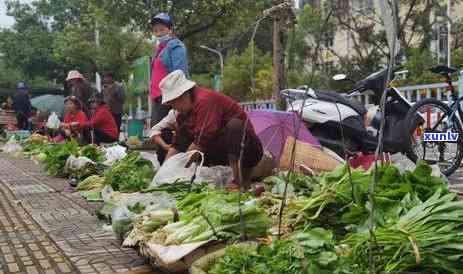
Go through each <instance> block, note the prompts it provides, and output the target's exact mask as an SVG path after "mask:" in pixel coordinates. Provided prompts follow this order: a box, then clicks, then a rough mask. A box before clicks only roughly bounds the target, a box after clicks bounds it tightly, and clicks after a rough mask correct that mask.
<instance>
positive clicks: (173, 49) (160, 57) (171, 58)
mask: <svg viewBox="0 0 463 274" xmlns="http://www.w3.org/2000/svg"><path fill="white" fill-rule="evenodd" d="M151 27H152V30H153V35H154V36H155V37H156V46H155V54H154V56H153V59H152V63H151V88H150V95H151V102H152V112H151V126H155V125H156V124H158V123H159V122H160V121H161V120H162V119H163V118H164V117H165V116H167V113H168V112H169V110H170V108H169V107H168V106H166V105H163V104H162V94H161V90H160V88H159V83H160V82H161V80H162V79H163V78H164V77H166V76H167V75H168V74H169V73H171V72H173V71H175V70H181V71H183V73H184V74H185V75H186V76H187V77H188V75H189V74H188V58H187V50H186V48H185V45H184V44H183V42H182V41H180V40H179V39H178V38H177V37H176V36H175V34H174V32H173V27H174V25H173V22H172V19H171V18H170V16H169V15H168V14H166V13H160V14H157V15H155V16H153V17H152V18H151ZM161 136H162V138H163V139H164V140H166V141H167V142H170V139H171V138H172V132H171V131H169V130H167V129H165V130H163V132H162V133H161ZM165 153H166V152H165V151H163V150H159V152H158V157H160V158H163V157H164V155H165Z"/></svg>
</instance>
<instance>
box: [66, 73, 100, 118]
mask: <svg viewBox="0 0 463 274" xmlns="http://www.w3.org/2000/svg"><path fill="white" fill-rule="evenodd" d="M66 82H67V83H68V84H69V85H70V88H71V94H72V95H74V96H76V97H77V98H79V100H80V101H81V102H82V111H83V112H84V113H85V114H86V115H87V116H89V115H90V108H89V104H90V102H89V99H90V97H92V95H93V94H94V93H95V90H94V89H93V88H92V87H91V85H90V83H89V82H88V81H87V79H85V77H84V76H83V75H82V74H81V73H80V72H79V71H77V70H71V71H69V73H68V76H67V78H66Z"/></svg>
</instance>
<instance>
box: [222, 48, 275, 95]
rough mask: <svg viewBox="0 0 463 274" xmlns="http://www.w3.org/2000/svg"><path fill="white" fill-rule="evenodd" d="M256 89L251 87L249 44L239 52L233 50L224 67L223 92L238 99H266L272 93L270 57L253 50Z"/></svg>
mask: <svg viewBox="0 0 463 274" xmlns="http://www.w3.org/2000/svg"><path fill="white" fill-rule="evenodd" d="M254 53H255V61H256V63H255V70H254V71H255V73H256V76H255V77H256V89H255V90H252V89H251V86H252V85H251V77H252V76H253V75H252V73H251V63H252V58H251V45H250V46H248V48H247V49H246V50H245V51H244V52H243V53H241V54H239V53H237V52H236V51H234V52H233V53H231V54H230V55H229V56H228V61H227V64H226V65H225V68H224V79H223V85H224V93H225V94H227V95H229V96H231V97H233V98H235V99H236V100H239V101H247V100H254V99H268V98H269V97H270V96H271V95H272V88H271V87H272V78H271V75H272V57H271V56H270V55H269V54H264V53H263V52H262V51H261V50H259V49H256V50H255V52H254Z"/></svg>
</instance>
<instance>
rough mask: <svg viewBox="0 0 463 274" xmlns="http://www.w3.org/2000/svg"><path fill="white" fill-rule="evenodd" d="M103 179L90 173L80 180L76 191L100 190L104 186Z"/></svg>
mask: <svg viewBox="0 0 463 274" xmlns="http://www.w3.org/2000/svg"><path fill="white" fill-rule="evenodd" d="M104 183H105V179H104V178H103V177H101V176H99V175H92V176H89V177H87V178H86V179H85V180H83V181H82V182H80V183H79V184H78V185H77V187H76V190H77V191H101V190H102V189H103V188H104V186H105V184H104Z"/></svg>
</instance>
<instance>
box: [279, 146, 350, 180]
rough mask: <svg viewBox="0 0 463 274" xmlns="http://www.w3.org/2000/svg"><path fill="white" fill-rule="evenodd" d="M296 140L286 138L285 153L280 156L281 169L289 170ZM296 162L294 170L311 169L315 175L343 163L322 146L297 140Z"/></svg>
mask: <svg viewBox="0 0 463 274" xmlns="http://www.w3.org/2000/svg"><path fill="white" fill-rule="evenodd" d="M294 141H295V140H294V138H293V137H288V138H287V139H286V143H285V146H284V149H283V154H282V155H281V158H280V169H282V170H288V169H289V168H290V166H291V156H292V150H293V146H294ZM294 163H295V166H294V167H295V169H294V170H296V171H299V170H305V171H310V172H312V173H313V174H314V175H318V174H320V173H322V172H328V171H332V170H334V169H335V168H336V167H337V166H339V165H340V164H341V162H340V161H338V160H337V159H335V158H334V157H332V156H331V155H329V154H328V153H325V152H323V151H322V150H321V149H320V148H318V147H316V146H313V145H311V144H309V143H304V142H301V141H296V150H295V161H294Z"/></svg>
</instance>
